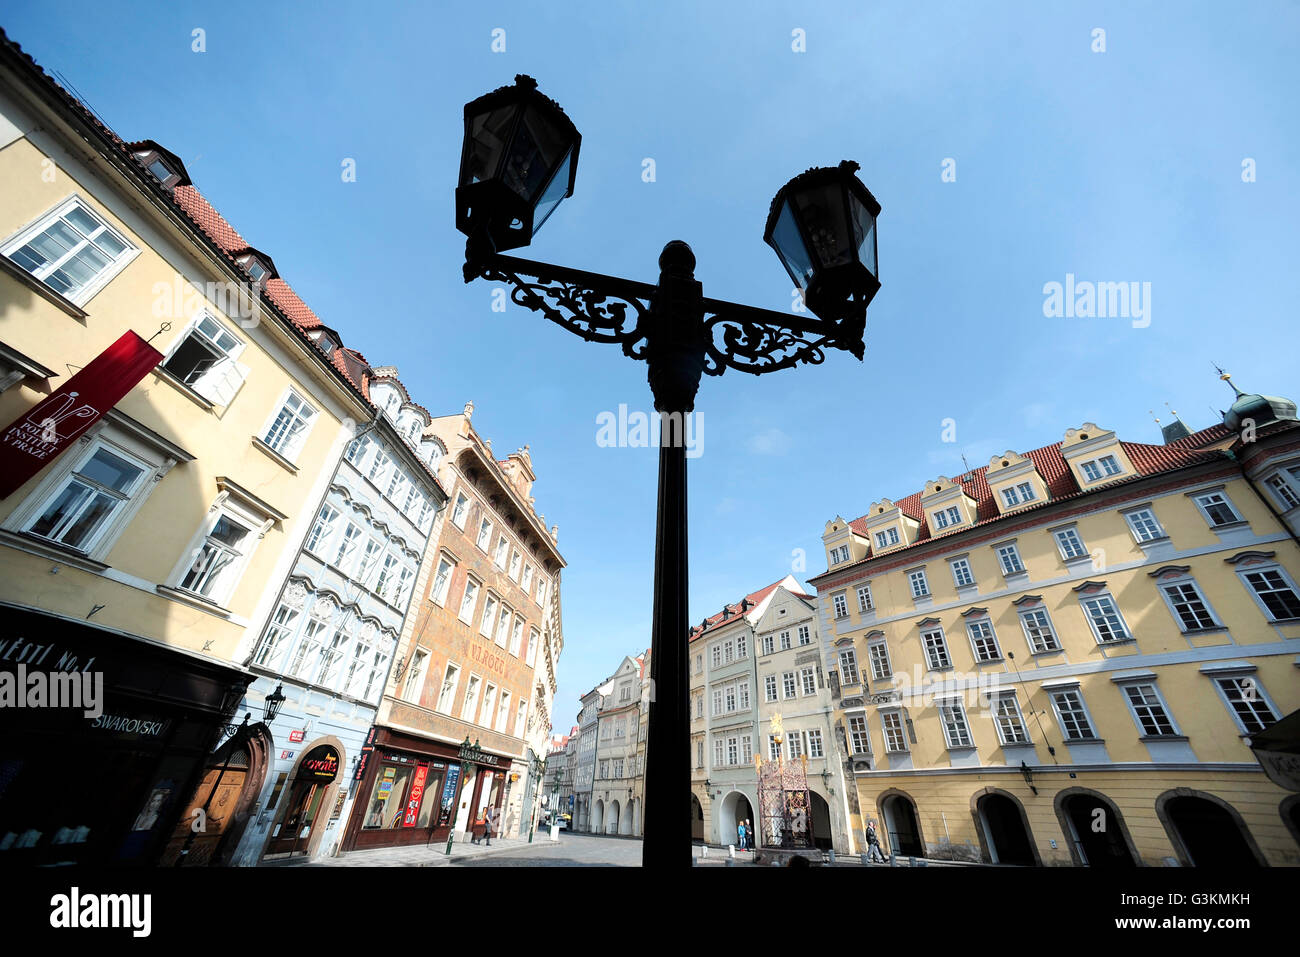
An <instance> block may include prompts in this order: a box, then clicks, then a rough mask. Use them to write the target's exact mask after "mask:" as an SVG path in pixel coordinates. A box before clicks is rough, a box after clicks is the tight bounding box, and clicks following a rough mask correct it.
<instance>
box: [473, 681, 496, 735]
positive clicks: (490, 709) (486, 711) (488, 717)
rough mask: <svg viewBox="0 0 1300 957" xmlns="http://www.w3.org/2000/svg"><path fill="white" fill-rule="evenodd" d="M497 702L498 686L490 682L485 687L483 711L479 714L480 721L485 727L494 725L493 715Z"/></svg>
mask: <svg viewBox="0 0 1300 957" xmlns="http://www.w3.org/2000/svg"><path fill="white" fill-rule="evenodd" d="M496 704H497V686H496V685H494V684H492V683H491V682H488V683H487V685H486V686H484V688H483V711H482V712H481V714H480V715H479V721H478V722H477V723H480V724H482V725H483V727H485V728H490V727H492V715H493V714H495V713H496V712H495V709H496Z"/></svg>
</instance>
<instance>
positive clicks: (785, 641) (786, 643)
mask: <svg viewBox="0 0 1300 957" xmlns="http://www.w3.org/2000/svg"><path fill="white" fill-rule="evenodd" d="M781 650H782V651H789V650H790V632H788V631H783V632H781Z"/></svg>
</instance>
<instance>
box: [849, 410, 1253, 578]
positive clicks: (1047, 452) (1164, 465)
mask: <svg viewBox="0 0 1300 957" xmlns="http://www.w3.org/2000/svg"><path fill="white" fill-rule="evenodd" d="M1233 435H1234V433H1233V432H1232V430H1231V429H1229V428H1228V427H1227V426H1225V425H1222V424H1219V425H1212V426H1210V427H1209V428H1208V429H1202V430H1201V431H1199V432H1194V433H1192V434H1191V435H1189V436H1186V437H1185V438H1181V439H1178V440H1177V441H1175V442H1171V443H1169V444H1168V445H1147V444H1144V443H1141V442H1124V441H1122V440H1121V441H1120V447H1121V448H1123V449H1124V452H1125V454H1126V455H1128V457H1129V461H1131V462H1132V463H1133V467H1134V468H1135V469H1137V471H1138V474H1137V476H1130V477H1129V478H1128V479H1126V480H1121V481H1120V482H1114V483H1111V484H1110V485H1108V486H1106V487H1107V488H1111V487H1113V486H1114V485H1120V484H1123V482H1124V481H1132V480H1133V479H1135V478H1140V477H1143V476H1147V475H1155V474H1157V473H1160V472H1169V471H1172V470H1174V469H1180V468H1185V467H1186V466H1189V465H1196V464H1199V463H1201V462H1210V461H1213V460H1214V459H1217V458H1221V457H1222V453H1221V452H1219V451H1218V450H1217V449H1215V448H1213V446H1215V445H1217V444H1219V443H1221V442H1223V441H1224V440H1225V439H1229V438H1231V437H1232V436H1233ZM1024 454H1025V455H1026V456H1027V457H1028V458H1029V459H1031V460H1032V461H1033V463H1034V468H1036V469H1037V470H1038V474H1039V475H1041V476H1042V477H1043V481H1044V483H1046V485H1047V496H1048V497H1047V499H1046V500H1044V501H1041V502H1038V503H1036V504H1034V505H1031V506H1028V507H1027V508H1020V509H1017V510H1016V514H1020V513H1021V512H1027V511H1032V510H1033V509H1035V508H1042V507H1043V506H1044V505H1049V504H1051V503H1053V502H1059V501H1061V500H1062V499H1066V498H1072V497H1074V496H1076V495H1083V494H1085V493H1084V490H1083V489H1081V488H1079V483H1078V482H1076V481H1075V479H1074V473H1073V472H1072V471H1071V470H1070V466H1069V464H1068V463H1067V462H1066V461H1065V456H1064V455H1063V454H1062V453H1061V443H1060V442H1054V443H1052V444H1051V445H1045V446H1043V447H1042V448H1039V449H1033V450H1031V451H1029V452H1026V453H1024ZM953 481H954V482H959V483H960V484H961V487H962V491H964V492H965V493H966V494H967V495H968V496H970V497H971V498H972V499H974V500H975V521H974V522H973V523H971V524H970V525H959V526H957V527H956V528H953V529H948V530H945V531H944V532H943V534H942V535H937V536H936V535H933V534H932V532H931V529H930V523H929V521H928V520H927V519H926V516H925V512H924V511H923V510H922V508H921V493H920V492H913V493H912V494H911V495H908V496H907V497H906V498H902V499H899V500H898V501H896V502H894V504H895V505H896V506H897V507H898V508H899V510H900V511H901V512H902V513H903V514H904V515H906V516H907V517H908V518H911V519H914V520H915V521H917V522H919V523H920V529H919V530H918V532H917V537H916V541H915V542H912V543H910V544H907V545H902V546H900V547H895V548H891V549H889V554H891V555H892V554H895V553H897V552H903V551H906V550H907V549H908V548H913V547H915V546H916V545H920V544H921V543H922V542H926V541H929V540H930V539H931V538H942V537H944V536H946V535H955V534H958V533H960V532H964V531H966V530H967V529H970V528H973V527H975V526H976V525H983V524H986V523H988V522H994V521H997V520H998V519H999V518H1001V517H1002V513H1001V512H1000V511H999V510H998V505H997V502H996V501H995V500H994V498H993V492H992V490H991V489H990V488H989V483H988V466H987V465H986V466H982V467H980V468H977V469H972V470H971V471H970V472H967V473H964V474H962V475H959V476H955V477H954V478H953ZM868 517H869V516H868V515H862V516H859V517H858V518H855V519H853V520H852V521H851V522H849V523H848V524H849V528H851V529H852V530H853V531H854V532H855V533H856V534H858V535H860V536H862V537H863V538H865V539H867V555H866V558H863V559H859V561H866V560H868V559H870V558H873V557H874V555H875V547H874V546H873V545H872V543H871V536H870V535H869V533H868V532H867V527H866V522H867V518H868ZM853 564H857V562H854V563H853ZM844 567H848V566H844ZM839 570H840V569H838V568H837V569H836V571H839Z"/></svg>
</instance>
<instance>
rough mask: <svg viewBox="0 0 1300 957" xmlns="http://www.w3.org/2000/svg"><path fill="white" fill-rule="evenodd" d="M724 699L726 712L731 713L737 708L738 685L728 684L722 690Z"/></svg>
mask: <svg viewBox="0 0 1300 957" xmlns="http://www.w3.org/2000/svg"><path fill="white" fill-rule="evenodd" d="M722 699H723V702H724V706H725V708H726V713H727V714H730V713H731V712H733V711H735V710H736V686H735V685H727V687H726V688H724V689H723V691H722Z"/></svg>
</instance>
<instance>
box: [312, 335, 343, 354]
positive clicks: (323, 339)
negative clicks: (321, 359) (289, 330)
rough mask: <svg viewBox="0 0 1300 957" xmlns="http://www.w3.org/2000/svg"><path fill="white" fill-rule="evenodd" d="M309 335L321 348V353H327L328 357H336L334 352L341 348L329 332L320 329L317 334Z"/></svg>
mask: <svg viewBox="0 0 1300 957" xmlns="http://www.w3.org/2000/svg"><path fill="white" fill-rule="evenodd" d="M309 335H310V336H311V338H312V341H313V342H315V343H316V345H317V346H318V347H319V348H320V351H321V352H323V353H325V354H326V355H327V356H332V355H334V350H335V349H337V348H338V347H339V344H338V343H337V342H335V341H334V337H333V336H331V335H330V334H329V333H327V332H322V331H321V330H319V329H318V330H316V331H315V332H312V333H309Z"/></svg>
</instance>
